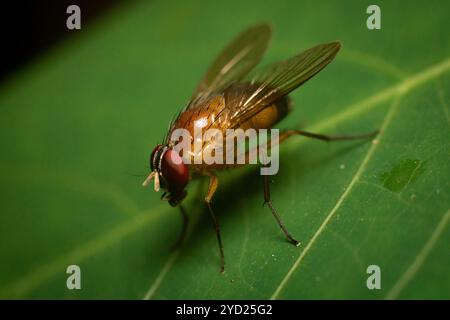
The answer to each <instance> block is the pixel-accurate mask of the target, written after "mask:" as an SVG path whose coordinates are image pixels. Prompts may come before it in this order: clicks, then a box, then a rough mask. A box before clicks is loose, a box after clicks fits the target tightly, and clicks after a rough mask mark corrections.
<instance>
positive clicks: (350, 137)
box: [279, 130, 378, 143]
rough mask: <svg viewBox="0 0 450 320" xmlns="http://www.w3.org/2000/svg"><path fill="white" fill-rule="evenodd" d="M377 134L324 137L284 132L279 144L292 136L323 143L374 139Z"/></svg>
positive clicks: (315, 134)
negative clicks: (317, 140)
mask: <svg viewBox="0 0 450 320" xmlns="http://www.w3.org/2000/svg"><path fill="white" fill-rule="evenodd" d="M377 134H378V130H376V131H373V132H370V133H366V134H359V135H348V136H347V135H345V136H328V135H324V134H319V133H312V132H308V131H303V130H287V131H284V132H283V133H281V135H280V137H279V141H280V142H279V143H281V142H283V141H284V140H286V139H287V138H289V137H290V136H292V135H300V136H304V137H308V138H313V139H319V140H323V141H343V140H358V139H367V138H372V137H375V136H376V135H377Z"/></svg>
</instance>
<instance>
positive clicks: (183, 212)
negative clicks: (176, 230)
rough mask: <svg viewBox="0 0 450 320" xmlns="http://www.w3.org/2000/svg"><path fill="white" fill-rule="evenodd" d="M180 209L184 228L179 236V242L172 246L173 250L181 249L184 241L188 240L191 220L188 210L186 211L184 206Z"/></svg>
mask: <svg viewBox="0 0 450 320" xmlns="http://www.w3.org/2000/svg"><path fill="white" fill-rule="evenodd" d="M178 208H179V209H180V214H181V219H182V226H181V232H180V235H179V236H178V239H177V242H175V244H174V245H173V246H172V248H173V249H177V248H179V247H180V246H181V244H182V243H183V241H184V239H185V238H186V233H187V227H188V224H189V218H188V215H187V214H186V210H184V208H183V206H182V205H178Z"/></svg>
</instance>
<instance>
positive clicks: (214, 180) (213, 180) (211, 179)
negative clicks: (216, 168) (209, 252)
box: [205, 173, 225, 273]
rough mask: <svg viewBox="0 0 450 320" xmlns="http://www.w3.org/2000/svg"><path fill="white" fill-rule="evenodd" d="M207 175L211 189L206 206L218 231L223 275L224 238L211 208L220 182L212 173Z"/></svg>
mask: <svg viewBox="0 0 450 320" xmlns="http://www.w3.org/2000/svg"><path fill="white" fill-rule="evenodd" d="M207 175H208V176H209V187H208V192H207V193H206V197H205V202H206V205H207V206H208V210H209V214H210V216H211V220H212V223H213V225H214V229H215V231H216V236H217V242H218V244H219V250H220V272H221V273H222V272H224V270H225V255H224V254H223V245H222V237H221V236H220V225H219V220H218V219H217V217H216V215H215V214H214V211H213V209H212V206H211V200H212V198H213V196H214V193H216V190H217V186H218V184H219V180H218V179H217V177H216V176H215V175H214V174H212V173H207Z"/></svg>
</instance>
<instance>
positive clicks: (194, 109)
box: [143, 23, 376, 272]
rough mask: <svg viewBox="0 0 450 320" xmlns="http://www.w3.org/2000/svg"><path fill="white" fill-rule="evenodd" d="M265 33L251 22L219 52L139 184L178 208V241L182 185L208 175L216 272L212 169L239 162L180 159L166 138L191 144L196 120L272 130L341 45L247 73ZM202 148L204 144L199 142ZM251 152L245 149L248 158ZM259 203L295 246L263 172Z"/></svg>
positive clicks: (283, 135) (333, 44)
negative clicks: (178, 135)
mask: <svg viewBox="0 0 450 320" xmlns="http://www.w3.org/2000/svg"><path fill="white" fill-rule="evenodd" d="M270 36H271V28H270V26H269V25H268V24H265V23H263V24H259V25H256V26H253V27H251V28H249V29H247V30H245V31H244V32H242V33H241V34H240V35H239V36H238V37H236V38H235V39H234V40H233V41H232V42H231V43H230V44H229V45H228V46H227V47H226V48H225V49H224V50H223V51H222V52H221V53H220V54H219V56H218V57H217V58H216V59H215V61H214V62H213V63H212V65H211V66H210V68H209V69H208V71H207V72H206V74H205V76H204V78H203V80H202V81H201V83H200V84H199V85H198V87H197V88H196V90H195V92H194V94H193V96H192V98H191V99H190V102H189V103H188V104H187V106H186V107H185V108H184V109H183V110H182V111H181V112H180V113H179V115H178V117H177V118H176V119H175V120H174V121H173V122H172V123H171V125H170V128H169V131H168V133H167V135H166V138H165V140H164V142H163V143H162V144H160V145H157V146H156V147H155V148H154V150H153V152H152V153H151V156H150V166H151V173H150V174H149V176H148V177H147V179H146V180H145V181H144V183H143V185H144V186H146V185H148V184H149V182H150V181H151V180H152V179H153V180H154V189H155V191H159V189H160V187H161V188H163V189H164V191H165V192H164V194H163V195H162V197H161V198H162V199H164V200H168V202H169V204H170V205H171V206H174V207H175V206H178V207H179V208H180V212H181V214H182V218H183V228H182V232H181V234H180V238H179V241H178V243H179V242H180V241H182V239H183V237H184V235H185V232H186V228H187V223H188V218H187V215H186V212H185V210H184V209H183V207H182V206H181V205H180V203H181V201H182V200H183V199H184V198H185V197H186V194H187V192H186V190H185V188H186V186H187V184H188V183H189V181H191V180H192V179H195V178H197V177H202V176H203V177H208V178H209V187H208V191H207V193H206V195H205V203H206V205H207V207H208V210H209V213H210V215H211V219H212V222H213V225H214V228H215V231H216V235H217V241H218V244H219V250H220V257H221V267H220V271H221V272H223V271H224V266H225V259H224V253H223V246H222V240H221V236H220V227H219V222H218V220H217V218H216V216H215V214H214V211H213V208H212V206H211V200H212V199H213V196H214V194H215V192H216V190H217V187H218V178H217V176H216V171H217V170H221V169H227V168H234V167H237V166H238V165H236V164H226V163H223V164H207V163H205V162H201V163H193V161H192V162H190V163H186V161H184V160H183V159H184V156H186V155H184V156H183V155H180V154H178V153H177V151H175V150H174V145H173V142H171V138H170V137H171V135H172V133H173V132H174V130H175V129H180V128H182V129H186V130H187V131H188V132H189V133H190V134H191V142H190V143H192V144H194V140H195V136H194V130H195V127H196V126H197V125H198V124H199V123H200V124H201V126H202V128H204V129H217V130H219V131H220V132H222V133H223V134H224V135H226V132H227V129H243V130H246V129H249V128H254V129H269V128H272V127H273V126H274V125H275V124H276V123H277V122H279V121H280V120H281V119H283V118H284V117H285V116H286V115H287V114H288V112H289V110H290V108H291V104H290V100H289V98H288V96H287V95H288V94H289V93H290V92H291V91H293V90H294V89H296V88H297V87H299V86H300V85H302V84H303V83H305V82H306V81H308V80H309V79H311V78H312V77H313V76H314V75H316V74H317V73H318V72H319V71H321V70H322V69H323V68H325V66H327V65H328V64H329V63H330V62H331V61H332V60H333V59H334V57H335V56H336V54H337V53H338V51H339V49H340V48H341V43H340V42H338V41H335V42H330V43H325V44H320V45H317V46H315V47H313V48H311V49H308V50H306V51H304V52H302V53H300V54H298V55H296V56H294V57H292V58H290V59H288V60H285V61H282V62H278V63H274V64H272V65H269V66H268V67H267V68H264V69H262V70H260V71H256V72H251V71H252V69H253V68H254V67H255V66H256V65H257V64H258V63H259V61H260V60H261V58H262V56H263V54H264V52H265V50H266V48H267V45H268V42H269V39H270ZM375 134H376V132H374V133H370V134H365V135H358V136H326V135H322V134H315V133H310V132H306V131H303V130H287V131H282V132H281V134H280V135H279V140H278V143H282V142H283V141H285V140H286V139H287V138H288V137H290V136H292V135H302V136H306V137H310V138H316V139H320V140H325V141H334V140H348V139H360V138H367V137H371V136H373V135H375ZM202 148H205V146H204V145H202ZM202 150H204V149H202ZM250 152H251V151H247V154H246V157H247V158H248V153H250ZM182 158H183V159H182ZM264 202H265V204H267V206H268V207H269V208H270V210H271V212H272V214H273V215H274V217H275V219H276V221H277V223H278V225H279V226H280V228H281V229H282V231H283V232H284V234H285V235H286V237H287V239H288V241H289V242H291V243H292V244H294V245H296V246H298V245H299V244H300V242H299V241H297V240H296V239H295V238H294V237H293V236H292V235H291V234H290V233H289V231H288V230H287V229H286V227H285V226H284V224H283V222H282V220H281V218H280V216H279V215H278V214H277V212H276V211H275V209H274V207H273V205H272V202H271V198H270V191H269V183H268V177H267V175H264Z"/></svg>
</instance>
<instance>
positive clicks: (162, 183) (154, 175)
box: [142, 144, 189, 207]
mask: <svg viewBox="0 0 450 320" xmlns="http://www.w3.org/2000/svg"><path fill="white" fill-rule="evenodd" d="M150 167H151V170H152V171H151V172H150V174H149V176H148V177H147V179H145V181H144V182H143V184H142V185H143V186H144V187H145V186H147V185H148V184H149V183H150V181H151V180H152V179H154V189H155V191H159V189H160V188H162V189H164V193H163V195H162V196H161V199H164V200H168V201H169V204H170V205H171V206H173V207H175V206H177V205H178V204H179V203H180V202H181V201H182V200H183V199H184V198H185V197H186V194H187V192H186V190H185V188H186V185H187V184H188V182H189V168H188V166H187V165H186V164H185V163H184V162H183V159H182V158H181V157H180V155H179V154H178V152H176V151H175V150H173V149H172V147H171V146H169V145H161V144H159V145H157V146H156V147H155V149H153V151H152V153H151V155H150Z"/></svg>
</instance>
